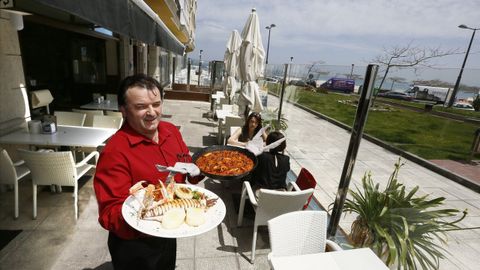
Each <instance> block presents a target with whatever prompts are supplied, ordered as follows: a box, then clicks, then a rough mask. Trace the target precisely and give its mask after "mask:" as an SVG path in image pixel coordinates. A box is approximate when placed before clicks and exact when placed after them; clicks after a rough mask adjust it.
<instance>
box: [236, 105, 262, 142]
mask: <svg viewBox="0 0 480 270" xmlns="http://www.w3.org/2000/svg"><path fill="white" fill-rule="evenodd" d="M252 118H255V119H256V120H257V123H258V125H257V128H255V131H254V132H253V136H254V135H255V134H257V132H258V131H259V130H260V129H261V128H262V116H261V115H260V114H259V113H257V112H252V113H251V114H250V115H249V116H248V117H247V120H246V121H245V124H243V127H242V134H240V137H239V138H238V140H239V141H241V142H243V141H245V142H246V141H248V140H251V139H252V138H250V137H249V136H248V123H250V120H251V119H252Z"/></svg>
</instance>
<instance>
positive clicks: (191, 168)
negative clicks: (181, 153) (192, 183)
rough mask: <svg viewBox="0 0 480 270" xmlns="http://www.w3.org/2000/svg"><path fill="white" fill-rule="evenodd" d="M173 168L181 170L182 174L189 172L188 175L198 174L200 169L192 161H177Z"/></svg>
mask: <svg viewBox="0 0 480 270" xmlns="http://www.w3.org/2000/svg"><path fill="white" fill-rule="evenodd" d="M173 168H174V169H175V170H178V171H181V172H182V173H183V174H189V175H190V176H197V175H199V174H200V169H199V168H198V167H197V165H195V164H194V163H184V162H177V163H175V166H173Z"/></svg>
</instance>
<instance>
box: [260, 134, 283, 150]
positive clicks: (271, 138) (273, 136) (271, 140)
mask: <svg viewBox="0 0 480 270" xmlns="http://www.w3.org/2000/svg"><path fill="white" fill-rule="evenodd" d="M284 137H285V136H284V135H283V134H282V133H281V132H279V131H272V132H270V133H269V134H268V136H267V140H266V142H265V143H266V145H269V144H271V143H274V142H276V141H278V140H280V139H282V138H284ZM286 147H287V141H283V142H282V143H281V144H280V145H279V146H277V147H275V148H273V149H270V153H279V152H282V151H283V150H285V148H286Z"/></svg>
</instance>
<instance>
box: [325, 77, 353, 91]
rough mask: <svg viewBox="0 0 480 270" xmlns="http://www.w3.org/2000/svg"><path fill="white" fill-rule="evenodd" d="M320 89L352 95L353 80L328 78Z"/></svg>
mask: <svg viewBox="0 0 480 270" xmlns="http://www.w3.org/2000/svg"><path fill="white" fill-rule="evenodd" d="M320 88H322V89H326V90H329V91H340V92H344V93H353V90H354V89H355V80H352V79H345V78H330V79H328V81H326V82H324V83H322V84H321V85H320Z"/></svg>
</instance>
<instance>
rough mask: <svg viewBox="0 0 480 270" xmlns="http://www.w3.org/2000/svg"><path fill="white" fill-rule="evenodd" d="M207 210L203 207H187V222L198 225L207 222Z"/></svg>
mask: <svg viewBox="0 0 480 270" xmlns="http://www.w3.org/2000/svg"><path fill="white" fill-rule="evenodd" d="M205 220H206V218H205V211H204V210H203V209H202V208H193V207H192V208H187V218H186V221H185V222H186V223H187V224H188V225H189V226H193V227H198V226H200V225H202V224H203V223H205Z"/></svg>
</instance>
